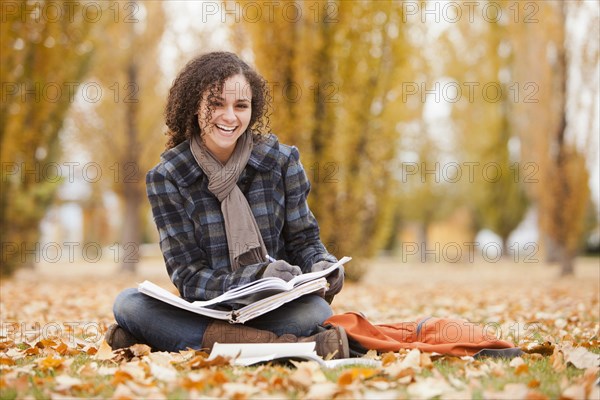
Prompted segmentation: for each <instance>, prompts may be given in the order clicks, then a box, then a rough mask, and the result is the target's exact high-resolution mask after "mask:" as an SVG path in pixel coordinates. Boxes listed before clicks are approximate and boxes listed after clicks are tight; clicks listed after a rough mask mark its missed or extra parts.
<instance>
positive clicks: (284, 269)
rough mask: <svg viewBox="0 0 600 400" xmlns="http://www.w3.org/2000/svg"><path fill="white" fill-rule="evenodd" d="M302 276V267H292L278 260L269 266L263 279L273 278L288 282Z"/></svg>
mask: <svg viewBox="0 0 600 400" xmlns="http://www.w3.org/2000/svg"><path fill="white" fill-rule="evenodd" d="M300 274H302V270H301V269H300V267H298V266H296V265H290V264H288V263H287V262H285V261H283V260H277V261H273V262H272V263H271V264H269V265H267V268H266V269H265V272H263V278H267V277H269V276H273V277H275V278H280V279H283V280H284V281H286V282H287V281H289V280H290V279H292V278H293V277H295V276H297V275H300Z"/></svg>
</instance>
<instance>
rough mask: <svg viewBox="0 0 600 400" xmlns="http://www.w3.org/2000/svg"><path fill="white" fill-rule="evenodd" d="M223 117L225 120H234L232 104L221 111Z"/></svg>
mask: <svg viewBox="0 0 600 400" xmlns="http://www.w3.org/2000/svg"><path fill="white" fill-rule="evenodd" d="M223 119H224V120H226V121H235V112H234V110H233V106H228V107H225V111H224V112H223Z"/></svg>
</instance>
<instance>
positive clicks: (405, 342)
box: [324, 313, 515, 356]
mask: <svg viewBox="0 0 600 400" xmlns="http://www.w3.org/2000/svg"><path fill="white" fill-rule="evenodd" d="M327 324H331V325H334V326H341V327H343V328H344V329H345V330H346V333H347V334H348V336H349V337H350V338H352V339H353V340H355V341H357V342H358V343H359V344H360V345H361V346H363V347H364V348H366V349H368V350H377V351H379V352H386V351H398V350H400V349H419V350H421V351H423V352H428V353H433V352H435V353H440V354H449V355H454V356H466V355H467V356H472V355H473V354H475V353H477V352H478V351H480V350H483V349H505V348H512V347H515V346H514V345H513V344H512V343H510V342H507V341H504V340H499V339H497V338H496V336H495V331H494V330H493V329H492V328H491V327H485V326H481V325H478V324H475V323H472V322H469V321H466V320H461V319H448V318H434V317H427V318H422V319H420V320H417V321H416V322H400V323H396V324H380V325H373V324H371V323H370V322H369V321H368V320H367V319H366V318H365V317H363V316H362V315H360V314H358V313H346V314H338V315H333V316H332V317H330V318H328V319H327V320H326V321H325V322H324V325H327Z"/></svg>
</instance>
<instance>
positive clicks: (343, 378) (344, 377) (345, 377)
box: [337, 370, 354, 386]
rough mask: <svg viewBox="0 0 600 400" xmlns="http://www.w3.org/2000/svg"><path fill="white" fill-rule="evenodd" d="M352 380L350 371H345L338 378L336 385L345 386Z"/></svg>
mask: <svg viewBox="0 0 600 400" xmlns="http://www.w3.org/2000/svg"><path fill="white" fill-rule="evenodd" d="M353 380H354V376H353V374H352V371H348V370H347V371H344V372H342V374H341V375H340V377H339V378H338V381H337V383H338V385H340V386H347V385H349V384H351V383H352V381H353Z"/></svg>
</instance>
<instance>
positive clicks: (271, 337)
mask: <svg viewBox="0 0 600 400" xmlns="http://www.w3.org/2000/svg"><path fill="white" fill-rule="evenodd" d="M319 329H320V332H319V333H317V334H315V335H312V336H308V337H298V336H295V335H292V334H291V333H286V334H284V335H281V336H277V335H276V334H274V333H273V332H270V331H263V330H260V329H256V328H252V327H250V326H246V325H242V324H230V323H228V322H225V321H213V322H211V323H210V324H209V325H208V327H207V328H206V331H205V332H204V335H203V337H202V348H205V349H209V350H210V349H212V347H213V345H214V344H215V343H217V342H219V343H297V342H316V346H315V351H316V352H317V354H318V355H319V356H321V357H323V358H326V357H328V356H329V355H332V357H331V358H335V359H338V358H348V357H349V355H350V349H349V346H348V337H347V336H346V331H345V330H344V328H342V327H341V326H338V327H330V328H329V329H328V328H324V327H320V328H319Z"/></svg>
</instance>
